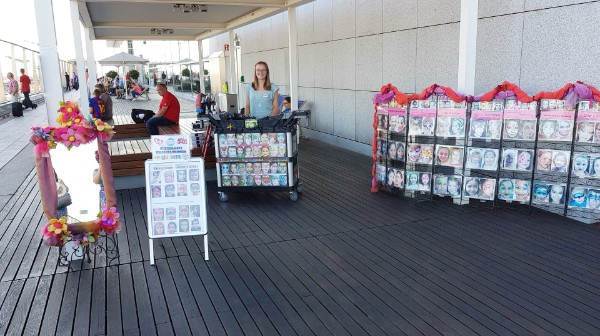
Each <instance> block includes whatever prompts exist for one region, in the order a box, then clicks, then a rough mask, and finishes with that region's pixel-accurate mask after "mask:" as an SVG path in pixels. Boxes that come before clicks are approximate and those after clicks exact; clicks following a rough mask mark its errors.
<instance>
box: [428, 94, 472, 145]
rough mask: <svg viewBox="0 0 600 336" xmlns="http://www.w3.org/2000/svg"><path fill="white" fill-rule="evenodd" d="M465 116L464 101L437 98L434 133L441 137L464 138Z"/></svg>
mask: <svg viewBox="0 0 600 336" xmlns="http://www.w3.org/2000/svg"><path fill="white" fill-rule="evenodd" d="M466 116H467V104H466V102H460V103H457V102H455V101H452V100H450V99H440V100H438V111H437V125H436V129H435V135H436V136H438V137H443V138H464V137H465V126H466Z"/></svg>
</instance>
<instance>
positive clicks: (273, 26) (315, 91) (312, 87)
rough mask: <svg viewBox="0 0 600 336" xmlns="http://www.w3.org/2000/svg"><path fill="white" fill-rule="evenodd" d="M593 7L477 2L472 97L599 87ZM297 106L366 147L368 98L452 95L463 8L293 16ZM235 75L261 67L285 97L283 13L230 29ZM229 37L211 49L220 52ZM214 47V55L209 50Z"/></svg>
mask: <svg viewBox="0 0 600 336" xmlns="http://www.w3.org/2000/svg"><path fill="white" fill-rule="evenodd" d="M598 13H600V1H587V2H586V1H581V0H526V1H525V0H479V20H478V37H477V63H476V78H475V80H476V82H475V92H476V93H481V92H486V91H488V90H490V89H491V88H493V87H494V86H495V85H497V84H498V83H500V82H502V81H504V80H509V81H512V82H515V83H517V84H518V85H520V86H521V87H522V88H523V89H525V90H526V91H527V92H528V93H530V94H534V93H537V92H538V91H541V90H555V89H557V88H559V87H560V86H562V85H563V84H565V83H567V82H570V81H575V80H583V81H586V82H588V83H590V84H593V85H594V84H595V85H600V84H599V83H597V82H598V80H594V79H597V78H600V67H598V66H594V65H593V63H592V62H593V61H594V60H595V59H596V58H597V55H598V54H599V51H600V50H599V49H600V44H598V43H597V41H596V39H597V36H599V35H600V34H599V33H600V26H598V25H597V24H595V23H596V21H598V18H599V17H598ZM296 14H297V21H298V43H299V47H298V54H299V55H298V57H299V79H298V84H299V99H301V100H303V99H304V100H308V102H309V108H310V109H311V110H312V111H313V118H312V125H311V128H312V129H313V130H314V131H317V132H320V133H321V134H322V135H329V136H330V137H337V138H338V139H341V140H344V141H343V142H345V143H348V142H347V141H346V140H349V141H354V142H357V143H363V144H370V142H371V138H372V136H373V131H372V129H371V120H372V113H373V105H372V102H371V99H372V97H373V94H374V93H375V92H377V91H378V90H379V88H380V87H381V86H382V85H383V84H386V83H392V84H394V85H396V86H397V87H398V88H399V89H400V90H402V91H404V92H417V91H421V90H422V89H423V88H424V87H426V86H429V85H431V84H433V83H437V84H441V85H448V86H451V87H456V86H457V77H458V53H459V21H460V1H458V0H420V1H418V0H316V1H315V2H313V3H310V4H307V5H305V6H302V7H299V8H298V9H297V11H296ZM236 33H237V34H238V35H239V36H240V40H241V53H242V61H241V64H242V74H243V75H244V76H245V78H246V81H251V80H252V78H253V65H254V63H256V62H257V61H259V60H263V61H266V62H267V63H268V64H269V67H270V70H271V79H272V80H273V81H274V82H275V83H277V84H278V85H280V87H281V93H282V94H285V93H288V92H289V87H288V85H289V84H288V82H289V75H288V72H289V64H288V63H289V62H288V36H287V13H282V14H279V15H276V16H273V17H271V18H268V19H265V20H262V21H259V22H256V23H254V24H251V25H248V26H246V27H243V28H241V29H238V30H236ZM227 40H228V35H227V34H222V35H220V36H217V37H215V38H212V39H211V40H210V51H211V52H213V51H217V50H222V48H223V44H225V43H227ZM213 47H214V48H216V49H213Z"/></svg>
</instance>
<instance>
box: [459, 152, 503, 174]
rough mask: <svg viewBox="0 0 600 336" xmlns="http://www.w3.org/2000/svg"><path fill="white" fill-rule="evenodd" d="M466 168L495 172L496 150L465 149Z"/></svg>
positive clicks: (496, 162)
mask: <svg viewBox="0 0 600 336" xmlns="http://www.w3.org/2000/svg"><path fill="white" fill-rule="evenodd" d="M466 168H469V169H480V170H494V171H495V170H496V169H497V168H498V149H496V148H478V147H469V148H467V164H466Z"/></svg>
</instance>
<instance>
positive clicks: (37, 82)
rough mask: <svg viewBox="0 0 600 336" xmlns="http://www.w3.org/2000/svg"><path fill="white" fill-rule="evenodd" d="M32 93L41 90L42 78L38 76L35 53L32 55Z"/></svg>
mask: <svg viewBox="0 0 600 336" xmlns="http://www.w3.org/2000/svg"><path fill="white" fill-rule="evenodd" d="M31 71H32V73H31V82H32V84H31V93H38V92H40V79H39V78H38V72H37V62H36V61H35V53H32V55H31Z"/></svg>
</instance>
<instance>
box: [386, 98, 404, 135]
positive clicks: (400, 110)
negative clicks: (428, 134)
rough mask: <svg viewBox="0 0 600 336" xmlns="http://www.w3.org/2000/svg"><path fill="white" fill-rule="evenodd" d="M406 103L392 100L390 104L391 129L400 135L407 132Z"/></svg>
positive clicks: (389, 119)
mask: <svg viewBox="0 0 600 336" xmlns="http://www.w3.org/2000/svg"><path fill="white" fill-rule="evenodd" d="M406 111H407V107H406V105H399V104H398V103H397V102H396V101H395V100H392V101H391V102H390V103H389V106H388V123H389V131H390V132H391V133H396V134H400V135H404V134H406Z"/></svg>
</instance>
